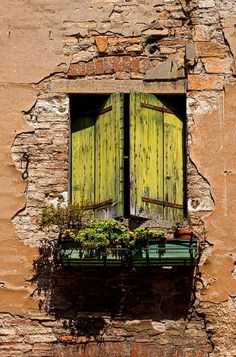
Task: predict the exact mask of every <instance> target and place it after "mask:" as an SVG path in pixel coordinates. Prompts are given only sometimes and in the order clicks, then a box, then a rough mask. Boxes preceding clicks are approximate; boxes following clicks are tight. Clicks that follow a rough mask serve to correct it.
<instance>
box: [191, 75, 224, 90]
mask: <svg viewBox="0 0 236 357" xmlns="http://www.w3.org/2000/svg"><path fill="white" fill-rule="evenodd" d="M215 89H216V90H222V89H223V80H222V79H221V78H220V77H219V76H217V75H215V74H209V75H201V74H199V75H189V76H188V90H199V91H200V90H215Z"/></svg>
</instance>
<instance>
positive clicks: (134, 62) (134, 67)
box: [131, 57, 140, 73]
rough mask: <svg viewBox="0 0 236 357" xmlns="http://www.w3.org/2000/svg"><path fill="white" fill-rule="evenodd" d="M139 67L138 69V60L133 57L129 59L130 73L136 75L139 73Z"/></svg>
mask: <svg viewBox="0 0 236 357" xmlns="http://www.w3.org/2000/svg"><path fill="white" fill-rule="evenodd" d="M139 67H140V58H139V57H133V58H132V59H131V71H132V72H135V73H137V72H138V71H139Z"/></svg>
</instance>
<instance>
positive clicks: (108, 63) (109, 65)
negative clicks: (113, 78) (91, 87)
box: [103, 57, 114, 74]
mask: <svg viewBox="0 0 236 357" xmlns="http://www.w3.org/2000/svg"><path fill="white" fill-rule="evenodd" d="M103 65H104V73H105V74H112V73H114V68H113V59H112V58H110V57H104V59H103Z"/></svg>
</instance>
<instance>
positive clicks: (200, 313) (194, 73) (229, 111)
mask: <svg viewBox="0 0 236 357" xmlns="http://www.w3.org/2000/svg"><path fill="white" fill-rule="evenodd" d="M2 12H3V13H4V14H5V16H4V17H3V18H2V19H1V20H0V21H1V32H0V44H1V47H3V49H2V55H1V58H0V68H1V71H0V91H1V95H0V101H1V120H0V125H1V183H2V185H1V197H0V199H1V204H0V211H1V216H0V224H1V239H2V241H3V242H4V244H3V245H2V247H1V264H0V270H1V281H0V311H1V312H2V314H1V316H0V323H1V329H0V340H1V343H2V346H1V347H0V355H1V354H2V355H4V356H8V355H9V356H10V355H12V354H13V352H12V351H14V354H15V355H22V354H26V355H29V356H34V355H35V356H40V355H44V356H45V355H49V356H50V355H55V356H60V355H62V354H63V353H65V354H69V353H70V354H71V355H72V354H74V355H76V353H78V350H76V349H79V351H80V352H79V353H80V354H81V355H83V353H84V354H85V355H86V353H87V352H88V351H89V352H88V353H90V354H91V355H92V356H100V355H106V354H107V355H109V356H112V353H114V354H115V353H116V354H117V355H120V356H123V355H124V354H127V355H135V354H136V355H137V356H139V357H140V356H143V355H147V353H149V354H150V355H152V356H155V355H157V356H158V355H160V356H162V355H164V354H165V355H167V356H173V355H174V353H178V355H180V356H181V355H189V356H191V355H195V356H207V355H211V356H233V355H234V354H235V353H236V352H235V348H234V340H235V336H234V333H235V332H234V330H235V328H234V327H235V323H236V322H235V319H234V318H233V316H234V315H233V314H234V311H235V301H234V297H235V294H236V293H235V291H236V288H235V269H234V263H235V244H234V241H235V233H234V232H235V230H234V225H235V223H234V222H235V219H234V210H235V204H234V201H235V200H234V196H235V168H234V165H235V164H234V161H233V159H232V157H233V155H234V151H235V148H234V142H235V140H234V136H233V135H234V126H235V124H234V122H235V120H234V113H235V108H234V107H235V102H236V101H235V100H234V98H235V87H236V83H235V77H234V75H235V51H236V41H235V23H236V18H235V17H234V16H232V15H233V14H235V13H236V5H235V3H234V1H232V0H226V1H224V2H222V1H220V0H208V1H201V0H199V1H194V0H191V1H177V0H176V1H174V0H168V1H167V0H158V1H157V0H156V1H150V0H149V1H146V0H142V1H141V2H139V4H138V3H137V2H136V1H132V0H131V1H118V2H117V1H115V2H114V1H112V0H106V1H105V0H104V1H102V0H99V1H98V0H93V1H89V2H86V4H85V3H79V2H77V1H69V0H68V1H63V2H62V1H60V0H57V1H52V0H37V1H35V0H34V1H29V0H28V1H23V2H22V4H21V6H18V2H17V1H12V2H11V4H10V5H9V3H8V2H7V1H4V2H3V4H2ZM189 42H190V43H191V45H192V44H193V43H194V46H193V47H194V51H193V53H192V54H191V53H190V57H187V58H186V54H187V52H186V44H188V43H189ZM167 59H171V61H173V63H175V65H176V68H177V69H176V73H175V82H176V83H175V85H173V84H171V83H168V80H170V79H171V78H170V76H171V74H170V73H168V72H166V73H165V78H164V80H165V81H167V84H166V82H165V83H164V84H163V83H162V84H159V83H158V84H157V82H155V81H154V82H150V84H149V85H150V86H151V85H152V86H153V87H152V88H156V87H157V86H159V90H164V91H166V90H167V89H166V88H169V89H168V90H169V91H170V88H171V90H172V91H173V93H174V90H175V89H174V88H176V86H177V87H178V85H177V83H180V82H179V81H181V80H184V79H185V78H186V75H187V79H188V91H187V105H188V111H187V116H188V155H189V161H188V190H189V192H188V198H189V203H188V205H189V216H190V220H191V222H192V225H193V227H194V229H195V231H196V232H198V234H199V236H200V238H201V239H202V240H204V239H206V240H207V242H208V243H207V244H206V246H207V247H208V248H207V249H205V251H204V254H203V256H202V259H201V262H200V271H199V273H198V276H197V291H196V299H195V302H194V309H193V312H192V315H191V314H190V315H191V317H189V320H188V319H186V318H185V319H181V318H180V319H178V320H177V322H176V323H174V322H173V316H172V317H170V316H169V315H168V314H167V315H165V316H164V317H162V319H161V317H160V311H162V308H163V306H171V302H170V301H171V300H168V299H169V298H168V296H166V297H165V298H164V297H163V301H164V302H165V301H169V303H167V302H165V304H167V305H165V304H164V305H163V302H162V303H160V305H158V303H157V306H156V307H155V308H156V309H157V310H156V311H155V312H154V316H155V313H156V318H155V317H154V318H153V319H150V317H148V318H146V319H145V318H141V319H138V320H136V321H135V320H133V321H132V320H131V321H129V320H127V321H126V322H124V321H123V322H120V325H119V323H118V324H117V325H116V322H114V321H113V320H112V319H110V320H109V319H108V320H109V321H108V326H109V327H108V331H107V332H108V335H109V337H108V338H107V339H105V340H103V341H104V344H101V343H100V344H96V342H95V341H94V340H93V338H88V339H86V337H85V336H83V335H80V336H79V337H78V336H77V337H74V340H73V337H72V336H73V335H72V332H71V331H72V330H71V329H65V328H64V327H63V324H64V322H65V321H64V320H65V318H64V319H63V318H61V319H56V318H55V316H54V317H53V316H52V315H48V314H47V313H45V312H44V311H43V309H44V306H45V304H47V297H46V296H45V295H44V294H45V292H43V291H41V293H40V292H39V291H38V290H37V285H36V284H35V283H33V282H31V280H32V276H33V274H34V273H33V267H32V265H33V261H35V260H36V259H37V256H38V247H39V246H40V241H41V239H43V238H44V234H43V233H42V232H41V231H39V229H38V226H37V217H38V212H39V209H40V206H41V205H42V203H43V202H44V200H45V199H46V200H47V199H48V200H50V199H55V197H58V196H59V195H60V194H65V192H66V191H67V163H68V160H67V158H68V111H69V108H68V95H67V93H68V92H69V91H70V89H71V88H72V84H71V83H73V90H74V91H76V90H78V89H77V88H79V89H80V88H82V87H83V86H84V87H85V88H86V90H88V88H89V80H90V81H91V82H90V83H91V84H90V86H91V87H90V88H92V87H93V86H94V82H92V81H93V80H103V81H106V82H105V83H108V80H109V81H110V83H112V84H110V85H114V86H116V88H119V86H121V85H123V84H124V83H125V85H126V86H127V88H130V87H131V86H133V87H138V88H139V86H140V88H141V87H142V88H146V87H145V86H146V84H145V82H143V79H145V77H146V78H148V76H147V73H149V78H150V74H151V71H153V70H155V69H156V68H157V69H158V66H160V65H164V64H165V61H166V60H167ZM152 73H153V72H152ZM152 75H153V74H152ZM157 75H158V70H157V71H156V70H155V76H157ZM155 80H158V78H156V79H155ZM119 81H123V82H119ZM124 81H126V82H124ZM131 82H132V83H133V84H131ZM101 83H102V84H101V85H100V88H101V90H102V86H103V83H104V82H101ZM117 83H122V84H117ZM68 88H69V89H68ZM98 88H99V84H98ZM120 88H123V87H120ZM163 88H164V89H163ZM181 88H182V87H181ZM155 90H156V89H155ZM235 99H236V98H235ZM11 151H12V154H11ZM25 152H26V153H28V154H29V170H28V173H29V177H28V179H27V180H25V181H24V180H22V177H21V174H22V172H24V169H25V161H24V160H22V158H23V154H24V153H25ZM11 155H12V156H11ZM55 172H56V175H55ZM13 217H14V218H13ZM12 219H13V221H12ZM12 222H13V224H12ZM45 274H46V275H47V274H49V275H50V274H52V272H51V271H45ZM78 278H79V277H78ZM54 279H56V280H55V281H58V280H57V279H59V278H58V277H57V276H54ZM163 279H164V280H162V283H160V282H159V283H155V284H156V285H155V284H154V287H152V286H150V289H151V291H153V289H154V291H156V293H157V296H158V297H159V296H161V294H160V295H158V291H159V289H160V288H163V289H164V290H168V289H169V288H170V287H171V284H170V285H168V283H167V282H166V280H165V279H166V278H163ZM44 280H45V278H44V277H43V278H42V277H41V283H42V286H44V284H45V281H44ZM46 280H47V278H46ZM177 280H178V279H177ZM55 281H54V283H55ZM78 281H80V280H78ZM144 281H145V279H144ZM92 282H93V280H92ZM120 283H121V289H122V284H124V282H123V283H122V282H120ZM153 283H154V282H153ZM129 284H130V287H131V288H130V289H131V291H132V292H131V293H130V294H131V296H132V294H134V293H133V291H137V288H136V285H135V284H136V283H134V285H132V283H130V282H129ZM162 284H163V285H162ZM176 285H178V284H176ZM127 286H128V285H127ZM67 289H68V287H67ZM91 289H92V288H91ZM127 289H128V288H127ZM132 289H133V290H132ZM128 291H129V289H128ZM92 292H93V289H92ZM93 293H94V292H93ZM75 296H76V295H75ZM177 296H178V294H177ZM140 299H141V298H140ZM143 299H144V301H146V300H145V299H147V298H143ZM165 299H166V300H165ZM191 304H192V301H191ZM40 306H41V307H42V311H39V307H40ZM169 308H170V307H168V309H169ZM168 309H167V310H168ZM157 311H158V313H157ZM168 311H169V310H168ZM168 313H169V312H168ZM98 320H99V319H98ZM146 320H147V321H146ZM73 321H74V320H73ZM145 321H146V322H145ZM96 323H98V322H97V320H96V321H95V325H96ZM127 326H133V327H132V328H131V327H129V328H127ZM229 326H230V328H229ZM157 330H158V331H157ZM143 331H146V332H145V333H144V332H143ZM155 331H157V336H159V337H153V336H154V335H155ZM183 331H184V334H183ZM222 331H223V333H222ZM129 334H130V335H129ZM63 336H64V337H63ZM117 336H118V337H117ZM174 336H175V337H174ZM180 336H181V337H180ZM193 336H195V338H194V339H193ZM76 338H77V339H76ZM119 338H120V339H119ZM112 339H113V344H112V342H111V341H112ZM173 341H175V342H174V344H175V348H173ZM196 341H197V343H196ZM55 342H58V344H55ZM68 342H70V343H72V346H71V347H68V346H65V345H64V344H65V343H68ZM85 342H90V344H88V347H87V348H88V351H86V348H84V347H83V346H84V345H83V343H85ZM100 342H101V341H100ZM193 342H194V345H193ZM73 343H75V344H76V346H73ZM81 343H82V344H81ZM83 348H84V350H83ZM158 349H159V352H157V350H158ZM147 351H148V352H147ZM176 351H177V352H176Z"/></svg>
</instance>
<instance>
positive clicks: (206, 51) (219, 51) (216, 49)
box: [196, 41, 227, 58]
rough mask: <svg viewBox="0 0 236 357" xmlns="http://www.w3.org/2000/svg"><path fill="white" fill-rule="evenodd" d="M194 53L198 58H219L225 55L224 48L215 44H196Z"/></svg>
mask: <svg viewBox="0 0 236 357" xmlns="http://www.w3.org/2000/svg"><path fill="white" fill-rule="evenodd" d="M196 53H197V55H198V56H199V57H220V58H224V57H225V56H226V54H227V51H226V48H225V47H223V46H222V45H220V44H218V43H216V42H207V41H206V42H196Z"/></svg>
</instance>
